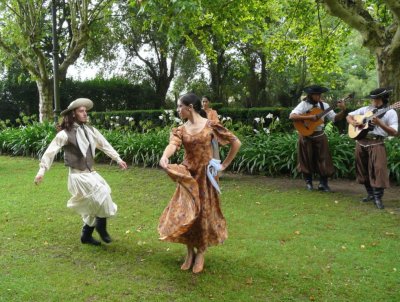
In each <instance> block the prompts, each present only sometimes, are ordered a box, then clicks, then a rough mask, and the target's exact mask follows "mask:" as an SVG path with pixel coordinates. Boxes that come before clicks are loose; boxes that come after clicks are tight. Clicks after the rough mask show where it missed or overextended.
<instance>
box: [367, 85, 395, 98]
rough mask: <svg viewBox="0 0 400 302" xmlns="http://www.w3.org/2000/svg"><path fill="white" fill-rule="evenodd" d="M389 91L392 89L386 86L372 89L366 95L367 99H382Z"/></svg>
mask: <svg viewBox="0 0 400 302" xmlns="http://www.w3.org/2000/svg"><path fill="white" fill-rule="evenodd" d="M391 92H392V90H391V89H388V88H377V89H374V90H372V91H371V92H370V93H369V95H367V96H366V97H367V98H368V99H384V98H386V97H388V96H389V94H390V93H391Z"/></svg>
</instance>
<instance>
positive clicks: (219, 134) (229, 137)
mask: <svg viewBox="0 0 400 302" xmlns="http://www.w3.org/2000/svg"><path fill="white" fill-rule="evenodd" d="M209 123H210V126H211V128H212V130H213V134H214V136H215V138H216V139H217V140H218V144H220V145H222V146H224V145H227V144H230V143H231V142H233V141H235V140H237V137H236V136H235V135H234V134H233V133H232V132H230V131H229V130H228V129H226V128H225V127H224V126H222V125H221V124H220V123H216V122H212V121H209Z"/></svg>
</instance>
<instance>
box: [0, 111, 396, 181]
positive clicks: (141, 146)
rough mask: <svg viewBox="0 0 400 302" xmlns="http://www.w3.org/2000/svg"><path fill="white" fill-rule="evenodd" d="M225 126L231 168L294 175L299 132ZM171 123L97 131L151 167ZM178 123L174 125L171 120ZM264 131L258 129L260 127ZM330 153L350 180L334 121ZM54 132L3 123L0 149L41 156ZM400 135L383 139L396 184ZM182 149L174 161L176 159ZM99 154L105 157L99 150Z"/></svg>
mask: <svg viewBox="0 0 400 302" xmlns="http://www.w3.org/2000/svg"><path fill="white" fill-rule="evenodd" d="M223 123H224V125H225V126H226V127H228V128H231V129H234V131H235V133H236V134H237V135H238V136H239V137H240V140H241V141H242V148H241V149H240V151H239V153H238V155H237V157H236V158H235V159H234V161H233V163H232V166H231V170H232V171H234V172H243V173H249V174H262V175H268V176H277V175H292V176H293V177H296V176H297V174H298V173H297V170H296V165H297V134H296V133H294V132H292V133H282V132H278V130H279V128H277V127H278V126H277V124H279V122H278V123H277V122H276V118H275V119H273V121H272V123H270V124H269V127H264V125H262V126H261V128H260V131H258V133H257V134H255V135H254V134H253V133H252V132H253V131H252V130H253V129H252V128H251V129H249V128H247V127H239V128H237V129H236V130H235V124H232V121H231V120H229V119H227V120H225V121H223ZM172 125H173V122H169V124H165V126H164V127H163V128H158V129H153V130H150V129H148V130H147V131H145V133H138V132H133V131H130V130H123V129H118V130H101V131H102V133H103V134H104V136H105V137H106V138H107V140H108V141H109V142H110V143H111V144H112V145H113V147H114V148H115V149H116V150H117V151H118V152H119V153H120V154H121V155H122V157H123V158H124V159H125V161H127V162H130V163H132V164H134V165H142V166H146V167H155V166H157V165H158V163H159V160H160V158H161V155H162V153H163V151H164V149H165V147H166V146H167V145H168V140H169V134H170V129H171V126H172ZM175 126H176V124H175ZM264 128H265V129H267V130H265V131H262V130H261V129H264ZM326 132H327V135H328V139H329V145H330V151H331V154H332V157H333V163H334V166H335V168H336V174H335V176H336V177H339V178H354V162H355V161H354V148H355V146H354V141H353V140H352V139H350V138H349V137H348V136H347V135H345V134H340V133H339V132H338V131H337V129H336V128H335V127H333V125H332V124H328V125H327V130H326ZM54 135H55V127H54V125H53V124H51V123H44V124H41V123H37V122H33V123H32V124H28V125H27V126H20V127H19V128H11V127H6V128H4V129H2V130H1V131H0V153H1V154H11V155H23V156H32V157H33V156H35V157H36V156H41V154H43V152H44V150H45V149H46V148H47V146H48V145H49V143H50V142H51V140H52V139H53V137H54ZM399 146H400V139H399V138H394V139H392V140H389V141H387V142H386V147H387V150H388V151H387V153H388V167H389V171H390V177H391V179H393V180H395V181H396V182H397V183H400V172H399V171H400V169H399V162H400V152H399ZM227 150H228V147H222V148H221V155H222V157H224V156H226V154H227ZM182 156H183V148H182V149H181V151H180V152H178V153H177V154H176V156H175V157H174V158H173V159H172V161H174V162H180V161H181V160H182ZM97 158H98V159H99V160H101V161H106V160H107V158H106V156H105V155H104V154H102V153H101V152H99V153H98V154H97Z"/></svg>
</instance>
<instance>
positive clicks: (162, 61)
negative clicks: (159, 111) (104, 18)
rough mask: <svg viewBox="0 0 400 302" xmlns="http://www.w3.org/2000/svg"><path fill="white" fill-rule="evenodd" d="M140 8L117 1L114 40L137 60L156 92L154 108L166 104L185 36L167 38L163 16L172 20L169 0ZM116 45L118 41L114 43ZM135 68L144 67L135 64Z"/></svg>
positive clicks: (166, 27) (129, 55)
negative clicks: (176, 38) (174, 38)
mask: <svg viewBox="0 0 400 302" xmlns="http://www.w3.org/2000/svg"><path fill="white" fill-rule="evenodd" d="M157 4H158V5H157V6H156V7H154V6H148V7H147V9H143V7H141V6H140V5H137V4H136V3H133V5H129V4H128V3H127V2H126V1H120V3H119V6H118V11H119V14H118V15H117V16H116V17H115V19H114V29H115V33H116V35H115V42H116V43H120V45H122V47H123V49H124V50H125V52H126V53H127V57H128V58H127V59H128V60H129V61H134V60H135V59H136V60H137V59H138V60H139V61H140V62H141V64H142V65H143V66H144V71H145V73H146V75H147V77H148V78H149V79H150V81H151V83H152V85H153V87H154V90H155V92H156V99H155V102H156V107H161V106H164V105H165V99H166V95H167V92H168V89H169V87H170V84H171V81H172V79H173V78H174V76H175V70H176V62H177V59H178V56H179V54H180V52H181V50H182V47H183V45H184V39H178V40H169V39H168V30H169V26H168V24H163V21H164V19H165V18H167V19H169V20H173V18H174V15H175V14H174V12H173V11H171V10H170V9H169V1H158V3H157ZM115 45H117V44H115ZM134 66H135V67H136V68H143V67H142V66H140V65H139V64H134Z"/></svg>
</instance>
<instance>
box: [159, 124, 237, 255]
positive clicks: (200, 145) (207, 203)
mask: <svg viewBox="0 0 400 302" xmlns="http://www.w3.org/2000/svg"><path fill="white" fill-rule="evenodd" d="M213 138H216V139H217V140H218V143H219V144H221V145H226V144H229V143H231V142H232V141H234V140H236V137H235V135H233V134H232V133H231V132H229V131H228V130H227V129H226V128H224V127H223V126H222V125H221V124H219V123H215V122H212V121H207V123H206V125H205V127H204V128H203V129H202V130H201V131H200V132H199V133H197V134H193V135H192V134H189V133H187V132H186V131H185V127H184V126H180V127H178V128H174V129H173V130H172V132H171V136H170V144H173V145H176V146H177V147H178V148H180V146H181V145H182V144H183V146H184V148H185V155H184V161H183V162H182V164H180V165H176V164H170V165H168V168H167V169H166V171H167V174H168V175H169V176H170V177H171V178H172V180H174V181H175V182H177V188H176V191H175V193H174V195H173V196H172V199H171V201H170V202H169V204H168V206H167V207H166V208H165V210H164V212H163V213H162V215H161V217H160V222H159V225H158V232H159V234H160V239H161V240H165V241H170V242H177V243H183V244H186V245H190V246H192V247H196V248H197V249H200V250H205V249H206V248H207V247H208V246H212V245H217V244H220V243H223V242H224V240H225V239H226V238H227V237H228V232H227V229H226V221H225V218H224V216H223V214H222V211H221V207H220V200H219V196H218V193H217V191H216V190H215V189H214V187H213V186H212V185H211V183H210V181H209V180H208V178H207V172H206V168H207V165H208V162H209V161H210V159H211V158H212V148H211V140H212V139H213Z"/></svg>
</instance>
